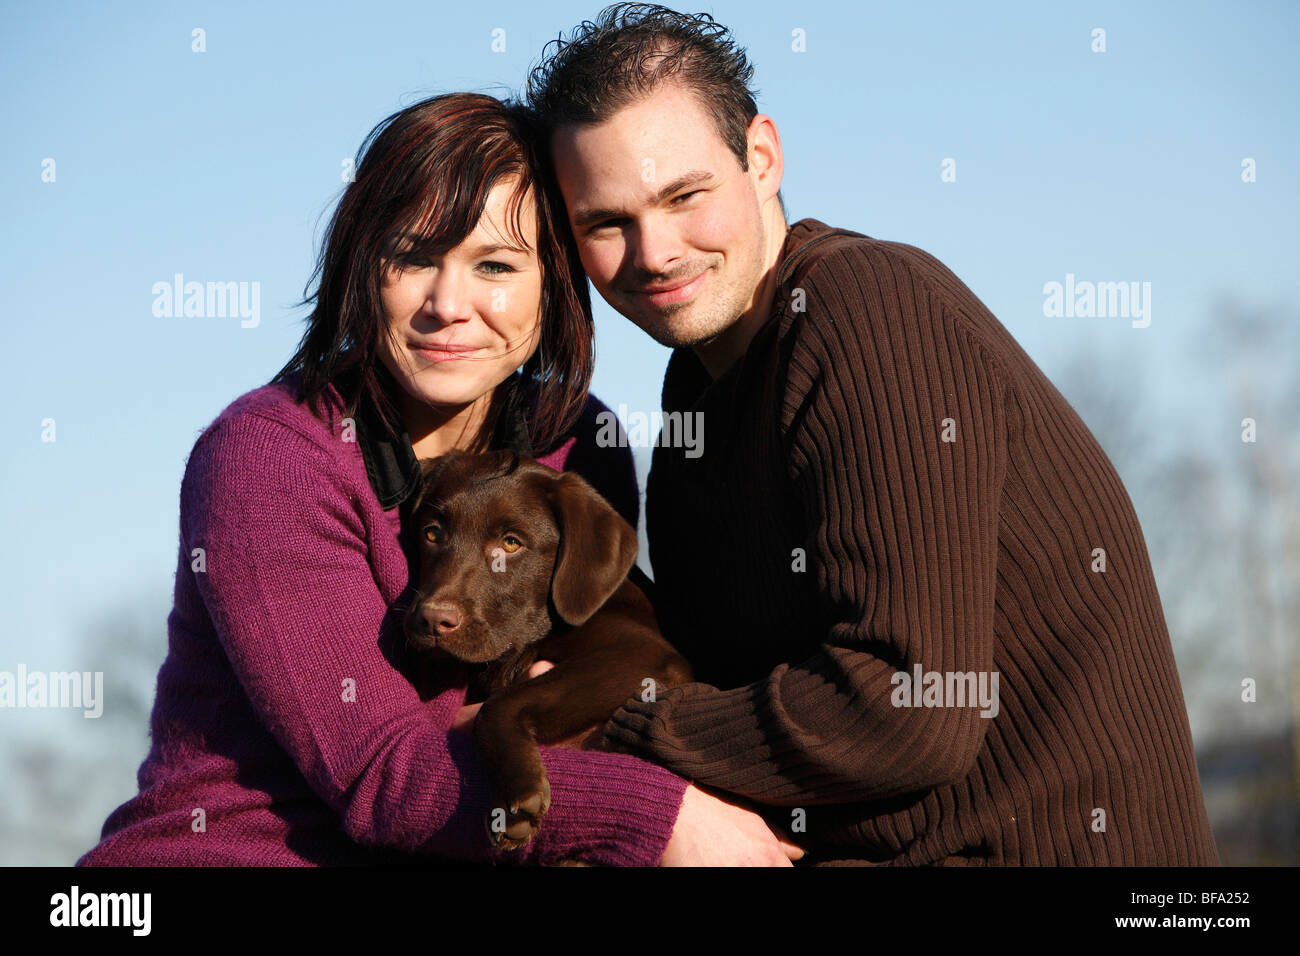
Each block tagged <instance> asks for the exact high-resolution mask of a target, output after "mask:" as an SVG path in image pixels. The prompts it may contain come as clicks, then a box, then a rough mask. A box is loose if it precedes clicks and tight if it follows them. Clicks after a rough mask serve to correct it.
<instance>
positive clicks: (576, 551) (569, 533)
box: [551, 472, 636, 626]
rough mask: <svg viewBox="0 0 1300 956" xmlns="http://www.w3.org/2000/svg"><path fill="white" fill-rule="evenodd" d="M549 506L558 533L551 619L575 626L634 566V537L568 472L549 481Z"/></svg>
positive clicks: (606, 505)
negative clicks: (555, 617) (558, 617)
mask: <svg viewBox="0 0 1300 956" xmlns="http://www.w3.org/2000/svg"><path fill="white" fill-rule="evenodd" d="M551 505H552V507H553V508H554V509H555V523H556V526H557V527H558V528H559V531H560V546H559V554H558V555H557V556H556V559H555V574H554V576H553V577H552V578H551V599H552V600H553V601H554V602H555V610H556V613H558V614H559V615H560V617H561V618H563V619H564V620H565V621H566V622H568V623H569V624H572V625H574V626H577V625H579V624H583V623H585V622H586V621H587V619H588V618H590V617H591V616H592V615H593V614H595V613H596V612H597V611H598V610H599V609H600V606H601V605H602V604H604V603H605V602H606V601H608V600H609V598H610V596H611V595H612V594H613V593H614V592H615V591H617V590H618V587H619V585H620V584H622V583H623V579H624V578H626V577H627V573H628V571H630V570H631V569H632V563H633V562H634V561H635V560H636V532H635V531H634V530H633V529H632V526H631V525H630V524H628V523H627V521H626V520H625V519H624V518H623V516H622V515H620V514H619V513H618V512H617V511H615V510H614V509H613V508H612V507H610V505H609V502H607V501H606V500H605V499H604V498H602V497H601V496H600V493H599V492H598V491H596V489H594V488H592V487H591V485H589V484H587V482H585V481H584V480H583V479H582V478H581V477H580V476H578V475H576V474H574V473H573V472H564V473H562V474H561V475H559V476H558V477H557V478H555V480H554V483H553V485H552V487H551Z"/></svg>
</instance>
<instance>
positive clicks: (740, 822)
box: [659, 784, 804, 866]
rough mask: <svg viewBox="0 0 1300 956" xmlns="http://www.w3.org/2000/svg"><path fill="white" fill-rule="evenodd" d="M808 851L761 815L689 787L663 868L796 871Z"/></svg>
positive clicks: (660, 862)
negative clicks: (792, 868)
mask: <svg viewBox="0 0 1300 956" xmlns="http://www.w3.org/2000/svg"><path fill="white" fill-rule="evenodd" d="M803 855H804V851H803V850H801V849H800V848H799V847H797V846H795V845H794V844H793V843H789V842H787V841H785V840H783V839H781V838H780V837H778V836H777V835H776V834H775V833H773V832H772V830H771V828H769V827H768V825H767V823H766V822H765V821H764V820H763V818H762V817H760V816H759V815H758V814H757V813H752V812H750V811H749V810H745V809H743V808H741V807H738V806H736V805H734V804H731V803H727V802H726V801H725V800H719V799H718V798H717V797H715V796H713V795H712V794H708V793H705V792H704V791H703V790H700V789H698V788H697V787H696V786H695V785H694V784H691V785H689V786H687V788H686V793H685V795H684V796H683V797H682V808H681V810H680V811H679V812H678V814H677V822H676V824H674V825H673V833H672V836H671V837H669V838H668V846H667V848H666V849H665V850H664V855H663V857H662V859H660V861H659V865H660V866H793V865H794V864H793V863H791V862H790V861H791V860H798V859H800V858H802V857H803Z"/></svg>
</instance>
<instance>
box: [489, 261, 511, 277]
mask: <svg viewBox="0 0 1300 956" xmlns="http://www.w3.org/2000/svg"><path fill="white" fill-rule="evenodd" d="M483 268H485V269H487V270H488V274H489V275H494V276H503V275H509V274H510V273H511V272H514V271H515V269H514V267H513V266H508V265H506V264H505V263H504V262H485V263H483Z"/></svg>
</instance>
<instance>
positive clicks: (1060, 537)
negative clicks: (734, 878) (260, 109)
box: [529, 5, 1218, 865]
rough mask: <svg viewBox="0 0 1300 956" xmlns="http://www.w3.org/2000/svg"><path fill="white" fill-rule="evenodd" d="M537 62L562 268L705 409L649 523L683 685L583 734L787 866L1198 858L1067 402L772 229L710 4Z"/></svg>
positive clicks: (1087, 459)
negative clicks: (745, 824)
mask: <svg viewBox="0 0 1300 956" xmlns="http://www.w3.org/2000/svg"><path fill="white" fill-rule="evenodd" d="M557 47H558V48H557V49H555V50H554V51H552V52H550V55H549V56H548V57H546V58H545V59H544V60H543V62H542V63H541V64H540V65H539V66H538V67H537V68H536V69H535V70H534V72H533V75H532V77H531V78H530V83H529V99H530V102H531V104H532V105H533V107H534V108H535V109H536V110H537V111H538V112H539V114H540V115H541V117H542V119H543V121H544V123H545V126H546V129H547V130H548V138H549V144H550V153H551V158H552V160H553V163H554V166H555V178H556V181H557V183H558V185H559V188H560V190H561V191H562V193H563V195H564V199H565V202H566V205H567V207H568V213H569V219H570V222H571V225H572V228H573V232H574V236H575V239H576V242H577V246H578V249H579V251H580V253H581V256H582V261H583V264H584V266H585V267H586V270H587V272H588V274H589V276H590V278H591V281H592V282H593V284H594V285H595V286H596V288H597V290H598V291H599V292H600V293H601V295H603V296H604V297H605V299H606V300H607V301H608V302H609V303H610V304H611V305H612V306H613V307H614V308H616V309H617V310H618V311H620V312H621V313H622V314H623V315H625V316H627V317H628V318H629V319H631V320H632V321H633V322H635V323H636V324H637V325H638V326H639V327H640V328H642V329H643V330H645V331H646V332H647V333H648V334H649V335H651V336H652V337H653V338H654V339H656V340H657V341H659V342H661V343H663V344H665V345H668V346H671V347H672V348H673V349H674V352H673V354H672V357H671V359H670V361H669V365H668V369H667V372H666V374H665V378H664V387H663V405H664V409H665V412H667V413H672V412H679V413H683V414H699V415H702V416H703V422H704V424H705V432H704V435H705V441H704V453H703V454H702V455H698V456H693V455H688V454H686V451H687V449H683V448H675V447H670V445H668V444H664V443H661V445H660V446H659V447H657V448H656V450H655V453H654V459H653V467H652V470H651V473H650V480H649V483H648V488H647V504H646V513H647V530H648V534H649V539H650V556H651V561H652V564H653V567H654V572H655V579H656V581H655V584H656V596H655V600H656V610H657V612H658V614H659V617H660V623H661V625H662V627H663V629H664V633H665V634H666V636H667V637H668V638H669V640H671V641H672V642H673V643H674V644H676V645H677V646H678V647H679V649H681V650H682V651H683V652H684V653H685V654H686V655H687V656H688V657H689V658H690V659H691V661H692V663H693V664H694V665H695V668H696V675H697V679H698V681H699V682H698V683H693V684H689V685H686V686H684V687H680V688H676V689H673V690H672V691H669V692H667V693H664V694H662V695H661V696H659V698H658V699H657V700H655V701H651V702H631V703H629V704H628V705H627V706H626V707H625V708H623V709H622V710H620V711H619V712H618V713H617V714H616V715H615V717H614V719H613V721H611V723H610V724H609V726H608V727H607V728H606V743H607V744H608V745H609V746H610V747H611V748H614V749H620V750H625V751H628V752H631V753H636V754H639V755H641V756H644V757H647V758H649V759H652V760H655V761H656V762H659V763H661V764H663V765H664V766H666V767H668V768H669V769H671V770H673V771H675V772H677V773H679V774H681V775H683V776H685V777H688V778H690V779H692V780H693V781H695V782H696V783H697V784H699V785H700V786H703V787H709V788H712V789H714V790H716V791H725V792H726V793H727V794H729V795H732V797H731V798H732V799H736V800H737V801H738V802H742V803H744V804H746V805H749V806H752V807H755V808H758V809H760V810H761V812H762V813H763V814H764V817H765V819H767V820H768V821H769V822H770V823H771V824H772V825H773V826H774V827H775V828H784V829H785V830H786V831H788V832H789V833H790V834H791V835H792V836H793V838H794V840H795V842H796V843H798V844H800V845H801V846H803V847H804V848H805V849H806V850H807V851H808V856H807V858H806V859H807V861H808V862H814V863H890V864H946V865H954V864H957V865H970V864H977V865H984V864H1030V865H1039V864H1041V865H1054V864H1065V865H1070V864H1082V865H1111V864H1130V865H1152V864H1156V865H1165V864H1178V865H1186V864H1193V865H1195V864H1200V865H1214V864H1217V862H1218V858H1217V854H1216V850H1215V846H1214V841H1213V837H1212V835H1211V833H1210V829H1209V824H1208V821H1207V818H1206V814H1205V807H1204V802H1203V798H1202V796H1201V790H1200V784H1199V781H1198V778H1197V772H1196V762H1195V758H1194V755H1193V751H1192V744H1191V735H1190V729H1189V726H1188V721H1187V713H1186V707H1185V705H1184V702H1183V697H1182V690H1181V687H1180V684H1179V680H1178V673H1177V670H1176V668H1175V665H1174V658H1173V654H1172V651H1171V648H1170V643H1169V637H1168V633H1167V630H1166V627H1165V622H1164V617H1163V613H1162V610H1161V607H1160V601H1159V596H1158V594H1157V592H1156V586H1155V581H1154V578H1153V575H1152V571H1151V567H1150V562H1149V558H1148V556H1147V552H1146V546H1145V543H1144V541H1143V538H1142V533H1141V529H1140V527H1139V525H1138V521H1137V518H1136V515H1135V514H1134V511H1133V508H1132V505H1131V503H1130V501H1129V499H1128V496H1127V495H1126V493H1125V492H1124V489H1123V486H1122V484H1121V482H1120V480H1119V478H1118V476H1117V475H1116V473H1115V471H1114V469H1113V467H1112V466H1111V464H1110V462H1109V461H1108V460H1107V458H1106V456H1105V454H1104V453H1103V452H1102V450H1101V448H1100V447H1099V446H1098V444H1097V443H1096V441H1095V439H1094V438H1093V437H1092V435H1091V434H1090V433H1089V432H1088V430H1087V428H1086V427H1085V426H1084V424H1083V423H1082V422H1081V421H1080V420H1079V418H1078V416H1077V415H1076V414H1075V412H1074V411H1073V409H1072V408H1071V407H1070V406H1069V405H1068V404H1067V403H1066V402H1065V400H1064V399H1063V398H1062V397H1061V395H1060V394H1059V392H1058V391H1057V390H1056V389H1055V388H1054V387H1053V386H1052V384H1051V383H1050V382H1049V381H1048V380H1047V379H1046V377H1044V375H1043V374H1042V372H1041V371H1040V370H1039V369H1038V367H1037V366H1036V365H1035V364H1034V363H1033V361H1032V360H1030V358H1029V357H1028V356H1027V355H1026V354H1025V353H1024V351H1023V350H1021V348H1020V347H1019V346H1018V345H1017V344H1016V342H1015V341H1014V339H1013V338H1012V337H1011V335H1010V333H1008V332H1007V330H1006V329H1005V328H1004V327H1003V326H1002V324H1001V323H1000V322H999V321H998V320H997V319H996V318H995V317H994V316H993V315H992V314H990V313H989V311H988V310H987V309H986V308H985V307H984V305H983V304H982V303H981V302H980V301H979V300H978V299H977V298H976V297H975V296H974V294H973V293H971V291H970V290H969V289H968V288H967V287H966V286H965V285H964V284H963V283H962V282H961V281H960V280H959V279H957V278H956V276H954V275H953V274H952V273H951V272H950V271H949V270H948V269H946V268H945V267H944V266H943V265H942V264H941V263H940V262H938V261H937V260H936V259H934V258H933V257H932V256H930V255H928V254H927V253H925V252H922V251H921V250H919V249H916V248H914V247H911V246H907V245H903V244H900V243H894V242H885V241H880V240H876V239H871V238H867V237H865V236H861V235H859V234H857V233H846V232H845V231H843V230H832V229H830V228H829V227H828V226H826V225H825V224H823V223H821V222H819V221H817V220H815V219H804V220H802V221H799V222H797V223H795V224H794V225H793V226H787V222H786V218H785V213H784V208H783V203H782V200H781V196H780V186H781V178H782V172H783V161H782V151H781V141H780V137H779V135H778V133H777V129H776V125H775V123H774V122H773V120H772V119H771V118H770V117H768V116H765V115H762V114H759V113H758V112H757V109H756V107H755V104H754V100H753V96H752V93H751V91H750V90H749V85H748V84H749V80H750V77H751V75H752V68H751V67H750V66H749V64H748V63H747V61H746V58H745V54H744V51H743V50H740V49H738V48H737V47H736V46H735V45H734V43H733V42H732V41H731V40H730V38H729V37H728V35H727V32H726V31H725V29H723V28H722V27H721V26H719V25H718V24H716V23H714V22H712V20H711V19H709V18H708V17H707V16H704V15H701V16H698V17H694V16H687V15H683V14H679V13H675V12H673V11H671V10H667V9H665V8H662V7H653V6H647V5H620V6H618V7H611V8H607V9H606V10H605V11H603V12H602V14H601V15H600V16H599V17H598V18H597V20H596V21H595V22H589V23H585V24H583V26H582V27H580V28H579V29H578V30H577V31H576V32H575V34H574V35H573V36H572V37H571V38H570V39H569V40H568V41H567V42H564V41H558V42H557Z"/></svg>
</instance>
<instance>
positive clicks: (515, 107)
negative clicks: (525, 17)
mask: <svg viewBox="0 0 1300 956" xmlns="http://www.w3.org/2000/svg"><path fill="white" fill-rule="evenodd" d="M547 152H548V151H547V150H546V149H545V148H544V147H543V145H542V139H541V130H540V127H539V126H538V124H537V122H536V117H535V116H534V114H533V113H531V111H529V110H528V109H527V107H525V106H524V105H523V104H520V103H515V102H511V101H506V102H502V101H501V100H498V99H495V98H494V97H491V96H488V95H486V94H482V93H447V94H443V95H440V96H433V97H430V98H429V99H426V100H422V101H421V102H419V103H416V104H415V105H413V106H409V107H407V108H406V109H404V110H400V111H399V112H397V113H394V114H393V115H392V116H389V117H388V118H387V119H385V120H384V121H383V122H381V123H380V124H379V125H378V126H376V127H375V128H374V129H373V130H371V131H370V134H369V135H368V136H367V137H366V138H365V141H364V142H363V143H362V144H361V149H360V150H359V151H358V153H357V165H356V178H355V180H354V181H353V182H352V183H350V184H349V185H348V187H347V189H346V190H345V191H344V193H343V197H342V198H341V199H340V200H339V204H338V208H337V209H336V210H335V211H334V216H333V218H332V219H331V220H330V224H329V228H328V230H327V232H326V235H325V240H324V242H323V243H322V246H321V250H320V255H319V258H318V259H317V262H316V268H315V270H314V271H313V273H312V276H311V279H310V280H309V281H308V283H307V290H305V296H306V297H305V298H304V299H303V302H302V304H304V305H312V306H313V308H312V312H311V315H310V316H309V317H308V320H307V330H306V332H305V333H304V334H303V337H302V341H301V343H300V344H299V346H298V350H297V352H295V354H294V356H293V358H291V359H290V360H289V362H288V364H286V365H285V367H284V368H283V369H281V370H280V371H279V372H278V373H277V374H276V376H275V378H274V379H272V381H273V382H282V381H284V380H286V379H287V378H289V377H290V376H291V375H294V374H299V375H301V380H300V382H299V386H298V396H297V400H298V401H299V402H304V401H305V402H307V403H308V406H309V407H310V408H311V410H312V413H313V414H314V415H316V417H317V418H320V417H322V414H323V413H322V411H321V406H320V396H321V394H322V392H324V390H325V388H326V387H327V386H328V385H329V384H331V383H333V384H334V386H335V387H336V388H337V389H338V390H339V392H340V395H341V397H342V399H343V402H344V407H345V414H347V415H355V414H356V411H357V408H358V405H359V403H360V402H361V401H362V400H368V401H369V402H370V403H371V406H372V407H373V408H374V409H375V410H376V411H377V412H378V414H379V416H380V418H381V420H382V421H383V422H384V424H385V425H386V426H387V427H388V428H390V429H391V430H392V431H393V432H394V433H400V431H401V427H400V423H401V414H400V410H399V406H397V405H396V404H395V399H396V397H397V396H390V395H389V394H388V391H387V390H386V389H385V388H384V386H383V384H382V378H381V375H382V373H383V372H385V371H386V370H385V369H383V368H382V366H381V364H380V359H379V351H378V350H379V344H380V342H381V340H382V337H383V336H384V335H386V334H387V333H388V319H387V316H386V315H385V312H384V308H383V304H382V300H381V298H380V288H381V285H382V276H383V268H384V260H386V259H389V258H394V257H395V258H398V259H400V260H406V259H410V260H412V261H418V260H420V259H426V258H431V257H436V256H441V255H443V254H444V253H446V252H447V251H449V250H450V249H453V248H455V247H456V246H458V245H459V244H460V243H461V242H463V241H464V240H465V238H466V237H467V236H468V235H469V234H470V233H471V232H473V230H474V228H475V226H476V225H477V224H478V221H479V218H480V216H482V214H483V209H484V207H485V206H486V204H487V199H488V195H489V193H491V191H492V189H493V188H494V187H495V186H496V185H497V184H498V183H500V182H503V181H507V180H509V179H511V178H517V179H518V183H517V185H516V187H515V189H514V192H513V193H512V195H511V198H510V203H509V208H510V210H511V215H510V220H511V222H510V225H509V228H510V229H511V230H512V231H513V232H515V235H514V238H515V240H516V241H518V242H520V243H521V244H522V245H523V247H525V248H530V247H531V246H532V243H531V242H529V241H526V237H524V236H520V235H519V234H518V224H519V213H520V209H521V208H522V205H523V203H524V201H525V200H526V199H527V198H528V196H529V195H530V191H531V196H532V197H533V202H534V204H535V207H536V213H537V255H538V260H539V263H540V265H541V271H542V293H541V341H540V344H539V345H538V348H537V351H536V352H535V353H534V354H533V357H532V358H531V359H529V361H528V362H527V363H521V364H523V366H524V367H523V383H524V387H525V389H526V390H527V391H528V392H529V393H535V399H534V400H533V401H531V402H529V403H528V406H527V408H526V417H527V422H528V430H529V437H530V439H531V441H532V445H533V448H534V450H535V453H537V454H541V453H543V452H544V451H546V450H548V449H549V448H550V447H551V446H552V445H554V444H555V443H556V442H557V441H558V439H560V438H561V437H562V436H563V435H564V434H565V433H566V432H567V431H568V430H569V429H570V428H571V427H572V425H573V423H574V422H575V421H576V420H577V417H578V415H579V414H580V412H581V410H582V406H583V403H584V401H585V400H586V396H587V388H588V386H589V385H590V382H591V373H592V366H593V356H592V334H593V325H592V315H591V298H590V295H589V293H588V291H587V279H586V274H585V273H584V272H583V270H582V263H581V260H580V259H579V258H578V252H577V248H576V247H575V246H574V244H573V239H572V237H571V235H570V234H569V230H568V223H567V219H566V217H565V211H564V201H563V198H562V197H560V196H559V194H558V192H557V191H556V189H555V186H554V185H553V183H554V176H553V175H551V174H549V172H548V170H549V157H548V156H547ZM410 235H415V236H420V237H421V239H420V241H419V242H417V243H415V245H414V247H411V246H410V244H409V243H407V244H406V245H405V246H402V247H401V255H400V256H396V255H395V254H396V252H397V250H398V248H399V244H400V243H401V237H403V236H410ZM313 285H314V286H315V291H312V286H313ZM389 378H391V376H389ZM494 405H495V403H494Z"/></svg>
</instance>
